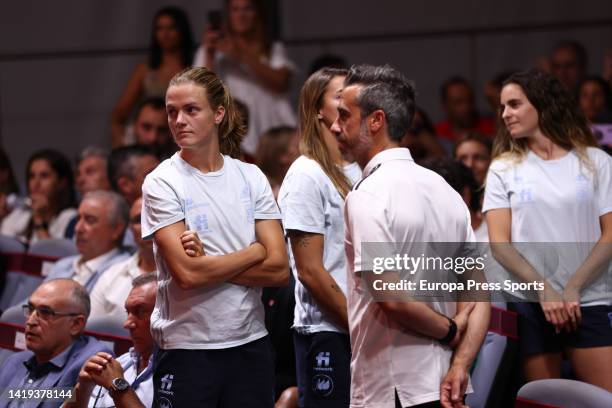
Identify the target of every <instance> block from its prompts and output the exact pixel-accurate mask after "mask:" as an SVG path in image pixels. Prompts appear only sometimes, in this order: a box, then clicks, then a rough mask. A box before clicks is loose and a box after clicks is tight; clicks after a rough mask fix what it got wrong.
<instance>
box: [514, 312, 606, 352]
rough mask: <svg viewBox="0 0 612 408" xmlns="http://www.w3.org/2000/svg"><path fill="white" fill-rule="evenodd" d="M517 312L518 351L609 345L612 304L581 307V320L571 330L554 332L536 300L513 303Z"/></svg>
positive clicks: (557, 349)
mask: <svg viewBox="0 0 612 408" xmlns="http://www.w3.org/2000/svg"><path fill="white" fill-rule="evenodd" d="M513 306H514V309H515V310H516V311H517V312H518V314H519V319H518V329H519V344H520V350H521V355H523V356H528V355H532V354H542V353H561V352H562V351H563V349H564V348H566V347H571V348H592V347H605V346H612V306H605V305H602V306H585V307H581V308H580V311H581V312H582V321H581V323H580V325H579V326H578V329H577V330H575V331H573V332H571V333H565V332H562V333H559V334H557V333H555V327H554V326H553V325H552V324H551V323H549V322H547V321H546V317H545V316H544V312H543V311H542V307H541V306H540V304H539V303H525V302H518V303H515V304H514V305H513Z"/></svg>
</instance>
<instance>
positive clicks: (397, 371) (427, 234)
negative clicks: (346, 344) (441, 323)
mask: <svg viewBox="0 0 612 408" xmlns="http://www.w3.org/2000/svg"><path fill="white" fill-rule="evenodd" d="M379 165H380V166H379ZM363 174H364V178H363V180H362V181H361V182H360V183H359V184H357V185H356V186H355V187H354V189H353V191H351V192H350V193H349V195H348V197H347V199H346V205H345V220H346V242H345V247H346V256H347V261H348V275H349V276H348V298H347V301H348V316H349V328H350V337H351V350H352V358H351V405H350V406H351V407H354V408H357V407H359V408H363V407H368V408H394V407H395V390H397V394H398V396H399V399H400V402H401V404H402V406H411V405H417V404H423V403H425V402H429V401H434V400H437V399H439V398H440V383H441V382H442V379H443V378H444V376H445V375H446V373H447V372H448V369H449V367H450V359H451V355H452V350H451V349H450V348H448V347H444V346H442V345H441V344H440V343H439V342H438V341H436V340H434V339H430V338H427V337H424V336H421V335H418V334H417V333H414V332H410V331H407V330H405V329H404V328H402V327H401V326H400V325H399V324H398V323H396V322H395V321H394V320H392V319H390V318H389V317H387V315H386V314H385V313H384V312H383V310H382V309H381V308H380V307H379V306H378V304H377V301H376V300H375V299H374V298H373V296H372V294H371V292H370V291H369V290H368V289H366V286H365V285H366V283H365V282H364V281H363V278H362V275H361V273H358V272H361V271H363V270H364V268H363V267H362V261H363V262H365V256H364V259H362V253H363V252H362V251H363V250H364V248H362V244H363V243H370V242H384V243H396V244H399V245H400V246H401V249H400V250H401V253H411V251H412V249H413V248H412V246H413V244H419V243H426V242H474V233H473V231H472V227H471V224H470V212H469V210H468V209H467V207H466V205H465V203H464V201H463V199H462V198H461V196H460V195H459V194H458V193H457V192H456V191H455V190H453V188H452V187H450V186H449V185H448V184H447V183H446V182H445V181H444V179H443V178H442V177H440V176H439V175H438V174H436V173H434V172H433V171H430V170H428V169H425V168H424V167H421V166H419V165H417V164H415V163H414V161H413V160H412V157H411V155H410V152H409V150H408V149H405V148H395V149H388V150H384V151H382V152H380V153H378V154H377V155H376V156H374V157H373V158H372V160H371V161H370V162H369V163H368V164H367V166H366V168H365V169H364V172H363ZM398 253H400V252H398ZM364 267H365V265H364ZM366 268H367V267H366ZM366 270H367V269H366ZM426 303H427V304H428V305H429V306H430V307H431V308H432V309H434V310H436V311H437V312H439V313H442V314H444V315H446V316H449V317H452V316H454V315H455V314H456V303H455V302H439V301H428V302H426ZM470 391H471V386H469V387H468V392H470Z"/></svg>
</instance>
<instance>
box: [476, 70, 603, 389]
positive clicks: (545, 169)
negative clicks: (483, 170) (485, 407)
mask: <svg viewBox="0 0 612 408" xmlns="http://www.w3.org/2000/svg"><path fill="white" fill-rule="evenodd" d="M501 118H502V120H503V122H504V125H505V126H503V127H501V128H500V130H499V134H498V137H497V140H496V146H495V148H494V152H493V159H494V160H493V163H492V164H491V167H490V170H489V174H488V176H487V183H486V192H485V199H484V205H483V212H485V213H486V217H487V223H488V226H489V238H490V241H491V244H492V245H493V248H492V249H493V254H494V256H495V258H496V259H497V260H498V261H499V262H500V263H501V264H502V265H503V266H504V267H506V269H508V270H510V272H512V273H513V274H514V275H515V276H516V277H517V278H519V280H523V281H525V282H533V281H538V282H540V283H543V289H544V290H542V291H539V292H538V296H539V303H525V302H522V303H516V305H515V306H516V309H517V311H518V312H519V335H520V339H521V353H522V355H523V369H524V374H525V379H526V380H527V381H533V380H537V379H543V378H558V377H560V375H561V358H562V353H565V354H566V355H567V356H568V357H569V359H570V361H571V363H572V367H573V369H574V372H575V374H576V376H577V377H578V378H579V379H580V380H582V381H585V382H588V383H591V384H594V385H597V386H599V387H602V388H605V389H607V390H609V391H612V376H610V366H612V327H611V326H610V320H609V315H610V313H612V306H611V303H612V301H611V300H610V295H609V293H606V290H605V282H603V281H602V280H601V279H600V280H599V281H598V278H604V277H603V276H602V275H607V276H608V277H609V274H610V270H609V265H610V257H611V254H612V251H611V250H610V246H611V243H612V179H611V173H612V159H611V158H610V156H608V155H607V154H606V153H605V152H603V151H602V150H600V149H598V148H596V147H595V146H596V144H595V140H594V138H593V135H592V134H591V131H590V129H589V127H588V125H587V121H586V119H585V117H584V116H583V114H582V113H581V112H580V110H579V109H578V107H577V106H576V104H575V102H574V100H573V98H572V97H571V95H569V94H568V93H567V92H566V91H565V90H564V89H563V87H562V86H561V84H560V83H559V81H558V80H557V79H555V78H554V77H552V76H551V75H549V74H545V73H543V72H540V71H537V70H532V71H527V72H523V73H519V74H514V75H512V76H511V77H510V78H508V79H507V80H506V81H505V82H504V86H503V88H502V91H501ZM509 242H512V243H522V242H528V243H534V242H541V243H557V244H555V245H557V248H556V249H557V251H556V254H555V259H558V260H559V262H558V266H557V265H555V266H554V267H555V270H552V271H547V270H546V268H545V267H546V266H550V265H545V264H542V262H540V259H539V258H540V256H541V255H543V254H542V253H541V252H543V251H544V250H545V249H546V248H550V245H549V246H548V247H544V246H541V245H540V246H537V245H533V244H531V245H530V248H540V250H539V252H540V253H538V254H537V255H538V259H536V258H533V257H530V259H533V260H534V262H537V263H538V264H540V265H536V263H530V261H528V260H526V259H525V258H523V257H522V256H521V255H519V254H518V253H517V251H516V250H514V249H513V248H512V247H509V246H506V245H495V244H499V243H509ZM558 243H564V244H558ZM568 243H574V244H568ZM589 244H590V245H589ZM536 268H537V269H536ZM602 283H603V284H604V285H603V286H604V288H603V290H602V286H601V284H602Z"/></svg>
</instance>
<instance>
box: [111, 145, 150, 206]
mask: <svg viewBox="0 0 612 408" xmlns="http://www.w3.org/2000/svg"><path fill="white" fill-rule="evenodd" d="M158 164H159V160H158V159H157V156H156V155H155V152H154V151H153V150H152V149H151V148H150V147H148V146H140V145H131V146H123V147H118V148H116V149H113V150H112V151H111V154H110V156H109V159H108V178H109V180H110V182H111V186H112V188H113V190H115V191H116V192H118V193H119V194H121V195H122V196H123V198H125V200H126V201H127V202H128V205H130V206H131V205H132V204H133V203H134V201H136V199H137V198H138V197H140V196H141V195H142V183H143V182H144V179H145V177H146V176H147V174H149V173H150V172H151V171H153V169H154V168H156V167H157V165H158Z"/></svg>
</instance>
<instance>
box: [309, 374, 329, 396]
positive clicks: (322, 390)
mask: <svg viewBox="0 0 612 408" xmlns="http://www.w3.org/2000/svg"><path fill="white" fill-rule="evenodd" d="M312 391H313V392H314V393H315V394H316V395H318V396H321V397H328V396H330V395H331V393H332V392H333V391H334V381H333V380H332V379H331V377H330V376H329V375H327V374H317V375H315V376H314V377H312Z"/></svg>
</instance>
